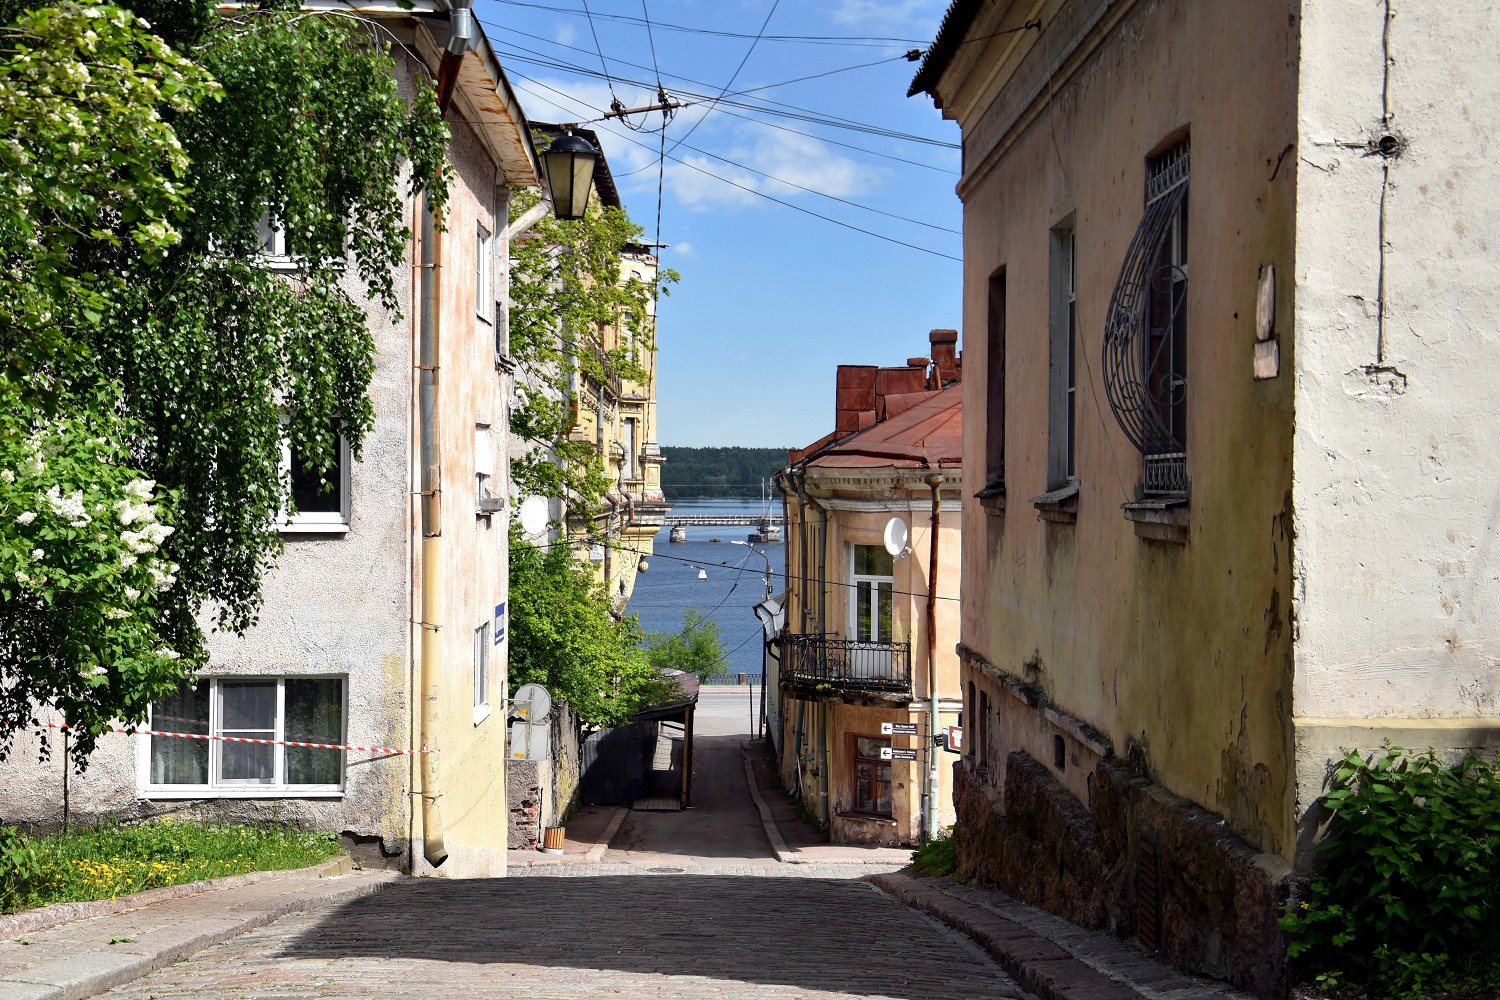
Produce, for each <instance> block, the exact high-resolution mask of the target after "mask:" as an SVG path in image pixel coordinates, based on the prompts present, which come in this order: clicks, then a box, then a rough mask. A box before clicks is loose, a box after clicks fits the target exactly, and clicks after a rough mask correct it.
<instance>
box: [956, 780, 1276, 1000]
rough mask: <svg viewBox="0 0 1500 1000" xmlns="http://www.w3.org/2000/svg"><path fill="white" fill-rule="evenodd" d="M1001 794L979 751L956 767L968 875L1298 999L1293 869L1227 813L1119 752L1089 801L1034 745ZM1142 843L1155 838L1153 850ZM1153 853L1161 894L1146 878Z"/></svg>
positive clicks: (1179, 961)
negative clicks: (1155, 777) (1231, 827)
mask: <svg viewBox="0 0 1500 1000" xmlns="http://www.w3.org/2000/svg"><path fill="white" fill-rule="evenodd" d="M1005 768H1006V771H1005V792H1004V797H1003V799H1002V797H1001V795H1000V793H999V792H997V791H996V790H995V789H994V788H993V787H992V786H991V785H990V783H989V782H988V781H987V780H986V779H985V777H984V776H982V775H980V774H978V773H976V771H975V769H974V767H973V766H972V765H971V764H970V763H969V762H968V760H967V759H965V760H961V761H959V762H958V763H957V764H956V765H955V767H954V790H955V792H954V799H955V806H956V807H957V810H958V826H957V829H956V831H955V838H956V846H957V855H958V866H959V871H960V872H962V873H963V874H965V875H968V876H969V877H971V878H974V879H975V880H977V881H979V882H982V883H985V884H988V885H993V886H995V887H996V888H998V889H1000V890H1002V891H1004V892H1006V893H1009V894H1010V895H1013V896H1015V897H1016V898H1018V899H1021V900H1024V901H1025V902H1027V903H1030V904H1032V905H1033V906H1039V907H1042V908H1044V909H1046V910H1049V911H1051V912H1053V913H1056V914H1058V915H1059V916H1062V917H1064V918H1066V919H1068V920H1070V921H1072V922H1073V923H1076V924H1079V925H1080V926H1083V927H1089V928H1093V929H1104V928H1107V929H1109V930H1111V931H1112V932H1114V933H1115V934H1117V935H1119V936H1120V937H1122V938H1127V939H1138V938H1139V937H1141V936H1145V937H1148V938H1149V937H1151V936H1152V934H1151V932H1152V926H1151V925H1152V924H1153V923H1154V925H1155V934H1154V936H1155V943H1156V950H1157V951H1158V953H1159V954H1160V955H1161V957H1163V958H1165V959H1166V960H1168V961H1170V962H1172V963H1173V964H1174V965H1176V966H1177V967H1178V968H1180V969H1183V970H1185V971H1188V972H1194V973H1198V974H1202V975H1207V976H1213V977H1214V978H1216V979H1222V980H1226V981H1228V982H1230V983H1232V984H1233V985H1234V986H1236V987H1238V988H1240V989H1243V990H1246V991H1249V992H1251V993H1254V994H1256V995H1257V996H1262V997H1281V996H1284V995H1285V989H1286V987H1285V955H1286V941H1285V938H1284V936H1283V935H1282V933H1281V931H1280V929H1279V928H1277V926H1276V919H1277V915H1278V913H1279V912H1280V908H1281V904H1282V901H1283V900H1284V899H1285V898H1286V893H1287V891H1288V887H1289V885H1290V880H1291V869H1290V866H1288V865H1286V864H1285V862H1284V861H1282V860H1281V858H1280V857H1279V856H1268V855H1264V854H1260V853H1258V852H1256V850H1255V849H1254V848H1253V847H1251V846H1250V845H1249V844H1247V843H1246V842H1245V841H1243V840H1241V839H1240V838H1239V837H1236V836H1235V835H1233V834H1231V833H1229V832H1227V830H1225V828H1224V826H1223V823H1222V821H1221V820H1220V819H1219V818H1218V817H1216V816H1214V815H1212V814H1211V813H1208V812H1206V811H1204V810H1203V809H1200V808H1198V807H1196V806H1194V805H1193V804H1192V803H1190V802H1188V801H1186V800H1184V799H1180V798H1177V797H1176V796H1173V795H1171V794H1169V793H1168V792H1166V790H1165V789H1163V788H1162V787H1161V786H1159V785H1156V784H1154V783H1152V782H1151V781H1149V780H1147V779H1145V778H1139V777H1134V776H1132V775H1131V774H1130V773H1128V772H1127V771H1126V770H1125V769H1124V768H1122V767H1120V766H1119V765H1118V763H1116V762H1115V761H1113V760H1105V761H1102V762H1100V764H1099V765H1098V767H1097V768H1095V770H1094V773H1093V775H1092V776H1091V780H1090V789H1091V795H1090V798H1091V802H1090V804H1089V805H1088V806H1085V805H1083V804H1082V803H1080V802H1078V800H1077V799H1075V798H1074V797H1073V796H1072V795H1071V794H1070V793H1069V792H1068V791H1067V790H1066V789H1065V788H1063V787H1062V785H1061V784H1060V783H1059V782H1058V781H1057V779H1056V778H1055V777H1053V776H1052V774H1051V773H1049V772H1048V770H1047V769H1046V768H1045V767H1043V766H1042V765H1041V764H1039V763H1037V762H1036V761H1035V760H1033V759H1032V758H1031V757H1030V756H1029V755H1027V754H1026V753H1025V752H1023V751H1016V752H1014V753H1012V754H1011V755H1010V756H1009V757H1008V758H1007V760H1006V762H1005ZM1143 845H1146V846H1145V847H1144V849H1143ZM1152 848H1154V856H1155V861H1156V866H1155V867H1156V879H1155V891H1154V893H1153V892H1152V887H1151V880H1150V878H1149V865H1148V868H1147V871H1148V875H1147V877H1145V878H1142V877H1141V873H1142V870H1143V869H1142V857H1143V855H1146V856H1148V857H1149V856H1150V854H1151V849H1152Z"/></svg>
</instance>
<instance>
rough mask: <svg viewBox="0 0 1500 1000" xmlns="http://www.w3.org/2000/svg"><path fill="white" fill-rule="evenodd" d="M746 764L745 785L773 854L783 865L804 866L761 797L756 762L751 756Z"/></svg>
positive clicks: (747, 758)
mask: <svg viewBox="0 0 1500 1000" xmlns="http://www.w3.org/2000/svg"><path fill="white" fill-rule="evenodd" d="M744 763H745V784H746V785H748V786H749V787H750V800H751V801H752V802H754V803H755V811H756V812H758V813H760V825H761V828H762V829H763V830H765V831H766V839H767V840H769V841H770V842H771V852H772V853H773V854H775V855H776V860H777V861H780V862H781V863H782V864H789V865H797V864H803V863H804V862H803V861H802V860H801V859H799V858H797V857H795V856H794V855H793V853H792V851H790V850H788V849H787V846H786V841H785V840H783V839H782V837H781V830H780V829H779V828H778V827H777V826H776V820H775V818H774V817H772V815H771V807H770V806H768V805H766V800H765V799H763V798H761V796H760V787H759V785H758V784H757V783H756V780H755V762H754V761H752V760H751V759H750V755H749V754H746V755H745V756H744Z"/></svg>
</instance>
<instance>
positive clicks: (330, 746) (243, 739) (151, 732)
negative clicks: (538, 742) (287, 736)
mask: <svg viewBox="0 0 1500 1000" xmlns="http://www.w3.org/2000/svg"><path fill="white" fill-rule="evenodd" d="M36 728H38V729H77V728H78V727H77V726H64V725H62V724H61V723H58V722H39V723H37V726H36ZM110 730H111V731H113V732H116V733H125V734H126V735H127V736H176V737H178V738H179V739H184V740H217V741H219V742H221V743H261V744H265V745H266V746H277V747H311V748H312V749H314V750H358V751H359V752H361V753H380V754H408V755H413V756H414V755H416V754H424V753H437V752H438V751H437V750H436V749H428V748H427V747H423V748H422V749H420V750H402V749H399V748H397V747H357V746H353V745H351V744H347V743H303V742H300V741H298V740H257V739H252V738H251V737H249V736H210V735H208V734H207V733H168V732H164V731H162V730H160V729H126V728H125V727H124V726H111V727H110Z"/></svg>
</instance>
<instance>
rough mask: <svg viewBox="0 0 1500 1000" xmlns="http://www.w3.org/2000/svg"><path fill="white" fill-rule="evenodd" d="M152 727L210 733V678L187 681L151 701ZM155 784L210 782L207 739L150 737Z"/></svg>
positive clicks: (165, 731)
mask: <svg viewBox="0 0 1500 1000" xmlns="http://www.w3.org/2000/svg"><path fill="white" fill-rule="evenodd" d="M151 728H152V729H154V730H158V731H160V732H164V733H200V734H202V735H205V736H206V735H207V734H208V681H199V682H198V683H197V684H193V685H187V684H184V685H183V686H182V687H181V688H180V689H179V690H178V691H177V693H176V694H174V695H171V696H170V697H167V698H163V699H161V700H159V701H154V702H152V703H151ZM151 783H152V784H153V785H206V784H208V741H207V740H191V739H183V738H182V737H180V736H153V737H151Z"/></svg>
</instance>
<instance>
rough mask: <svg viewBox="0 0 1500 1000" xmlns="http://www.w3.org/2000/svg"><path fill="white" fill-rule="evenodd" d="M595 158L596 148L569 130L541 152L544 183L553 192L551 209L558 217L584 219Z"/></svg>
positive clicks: (592, 178)
mask: <svg viewBox="0 0 1500 1000" xmlns="http://www.w3.org/2000/svg"><path fill="white" fill-rule="evenodd" d="M598 159H599V151H598V150H597V149H595V148H594V147H593V145H592V144H591V143H590V142H589V141H588V140H587V139H585V138H583V137H582V136H578V135H573V134H571V133H569V134H567V135H560V136H558V137H557V138H556V139H554V140H552V145H550V146H548V147H547V151H546V152H544V153H543V154H542V161H543V162H544V163H545V164H546V167H547V186H548V188H550V189H551V191H552V211H553V214H555V215H556V216H557V217H558V218H559V219H581V218H583V213H584V212H585V211H586V210H587V209H588V207H589V190H590V189H591V188H592V187H593V186H594V162H595V161H596V160H598Z"/></svg>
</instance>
